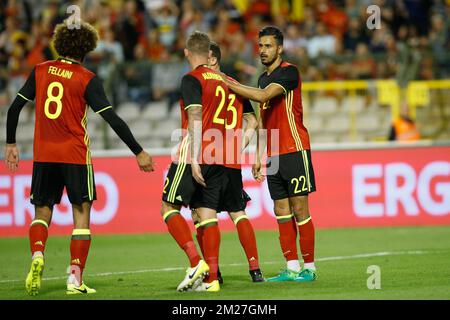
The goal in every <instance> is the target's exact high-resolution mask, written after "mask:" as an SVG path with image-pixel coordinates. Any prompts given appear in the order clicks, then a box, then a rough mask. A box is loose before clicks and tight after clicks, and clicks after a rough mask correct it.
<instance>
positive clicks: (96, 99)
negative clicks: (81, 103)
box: [85, 76, 154, 172]
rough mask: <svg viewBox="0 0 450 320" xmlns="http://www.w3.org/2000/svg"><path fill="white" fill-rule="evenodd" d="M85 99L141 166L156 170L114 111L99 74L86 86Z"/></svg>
mask: <svg viewBox="0 0 450 320" xmlns="http://www.w3.org/2000/svg"><path fill="white" fill-rule="evenodd" d="M85 99H86V101H87V103H88V105H89V106H90V107H91V108H92V110H94V111H95V112H96V113H98V114H100V115H101V116H102V117H103V119H104V120H105V121H106V122H108V124H109V125H110V126H111V128H112V129H113V130H114V132H115V133H116V134H117V135H118V136H119V138H120V139H122V141H123V142H124V143H125V144H126V145H127V146H128V148H130V150H131V152H133V154H134V155H135V156H136V160H137V162H138V165H139V168H140V169H141V170H142V171H145V172H150V171H154V168H153V160H152V158H151V157H150V155H149V154H148V153H147V152H145V151H144V149H143V148H142V147H141V145H140V144H139V143H138V142H137V141H136V139H135V138H134V136H133V134H132V133H131V130H130V128H129V127H128V125H127V124H126V123H125V122H124V121H123V120H122V119H121V118H120V117H119V116H118V115H117V113H116V112H115V111H114V109H113V108H112V106H111V104H110V103H109V101H108V99H107V98H106V95H105V91H104V89H103V86H102V84H101V82H100V79H99V78H98V77H97V76H95V77H93V78H92V79H91V81H90V82H89V84H88V86H87V87H86V92H85Z"/></svg>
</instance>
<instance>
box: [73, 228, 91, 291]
mask: <svg viewBox="0 0 450 320" xmlns="http://www.w3.org/2000/svg"><path fill="white" fill-rule="evenodd" d="M90 246H91V231H90V230H89V229H74V230H73V233H72V240H71V242H70V273H71V274H73V275H74V276H75V278H76V279H77V281H78V284H79V285H81V284H82V283H83V271H84V266H85V265H86V260H87V257H88V253H89V247H90Z"/></svg>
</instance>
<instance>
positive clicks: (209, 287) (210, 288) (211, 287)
mask: <svg viewBox="0 0 450 320" xmlns="http://www.w3.org/2000/svg"><path fill="white" fill-rule="evenodd" d="M194 291H199V292H219V291H220V284H219V280H213V281H211V282H209V283H208V282H202V283H201V284H200V285H199V286H198V287H197V288H195V290H194Z"/></svg>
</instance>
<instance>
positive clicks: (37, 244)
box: [29, 205, 53, 258]
mask: <svg viewBox="0 0 450 320" xmlns="http://www.w3.org/2000/svg"><path fill="white" fill-rule="evenodd" d="M52 210H53V207H49V206H38V205H35V206H34V212H35V215H34V219H33V221H32V222H31V225H30V230H29V238H30V249H31V257H32V258H34V257H36V256H42V257H43V256H44V251H45V244H46V242H47V238H48V227H49V226H50V223H51V221H52Z"/></svg>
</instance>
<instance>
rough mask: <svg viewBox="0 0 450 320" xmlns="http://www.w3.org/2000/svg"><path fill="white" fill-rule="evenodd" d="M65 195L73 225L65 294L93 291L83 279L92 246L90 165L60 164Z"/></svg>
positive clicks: (95, 195)
mask: <svg viewBox="0 0 450 320" xmlns="http://www.w3.org/2000/svg"><path fill="white" fill-rule="evenodd" d="M61 171H62V172H63V175H64V184H65V185H66V189H67V196H68V198H69V201H70V203H71V204H72V214H73V224H74V229H73V231H72V237H71V241H70V273H69V277H68V279H67V291H66V293H67V294H89V293H95V292H96V291H95V289H92V288H89V287H88V286H87V285H86V284H85V283H84V281H83V272H84V268H85V266H86V260H87V257H88V254H89V249H90V246H91V230H90V214H91V207H92V203H93V201H94V200H96V199H97V191H96V187H95V179H94V170H93V167H92V165H91V164H87V165H79V164H65V163H64V164H61Z"/></svg>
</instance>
